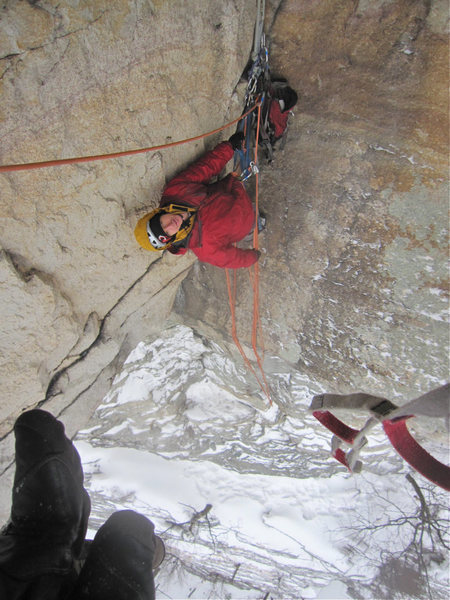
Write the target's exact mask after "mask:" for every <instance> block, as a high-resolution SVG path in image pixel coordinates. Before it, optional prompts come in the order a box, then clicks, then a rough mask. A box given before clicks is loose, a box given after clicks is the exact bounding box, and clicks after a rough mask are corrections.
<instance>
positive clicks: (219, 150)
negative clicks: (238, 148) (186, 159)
mask: <svg viewBox="0 0 450 600" xmlns="http://www.w3.org/2000/svg"><path fill="white" fill-rule="evenodd" d="M233 155H234V150H233V147H232V145H231V144H230V142H221V143H220V144H218V145H217V146H216V147H215V148H214V150H210V151H209V152H207V153H206V154H204V155H203V156H202V157H201V158H199V160H197V161H196V162H195V163H194V164H192V165H190V166H189V167H188V168H187V169H185V170H184V171H182V172H181V173H180V174H179V175H177V176H176V177H174V178H173V179H172V180H171V181H170V182H169V183H168V184H167V187H166V189H165V190H164V196H165V195H168V196H172V195H177V194H178V193H179V192H180V188H183V187H184V184H186V183H203V184H207V183H209V182H210V180H211V179H212V178H213V177H214V176H215V175H218V174H219V173H220V172H221V171H222V169H223V168H224V167H225V165H226V164H227V162H228V161H229V160H231V158H233Z"/></svg>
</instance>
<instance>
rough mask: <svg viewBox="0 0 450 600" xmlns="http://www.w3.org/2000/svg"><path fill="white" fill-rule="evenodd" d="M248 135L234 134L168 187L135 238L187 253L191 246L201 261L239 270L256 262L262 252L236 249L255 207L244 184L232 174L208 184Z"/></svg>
mask: <svg viewBox="0 0 450 600" xmlns="http://www.w3.org/2000/svg"><path fill="white" fill-rule="evenodd" d="M243 140H244V136H243V134H242V133H241V132H239V133H235V134H234V135H232V136H231V137H230V139H229V140H228V141H227V142H221V143H220V144H218V145H217V146H216V147H215V148H214V150H211V151H210V152H207V153H206V154H205V155H203V156H202V157H201V158H200V159H199V160H198V161H197V162H195V163H194V164H193V165H191V166H190V167H188V168H187V169H186V170H184V171H183V172H182V173H180V174H179V175H177V176H176V177H174V179H172V180H171V181H170V182H169V184H168V185H167V186H166V188H165V189H164V192H163V196H162V198H161V201H160V205H159V208H157V209H156V210H154V211H153V212H151V213H148V214H147V215H145V217H143V218H142V219H140V220H139V221H138V224H137V225H136V229H135V232H134V234H135V237H136V239H137V241H138V242H139V244H140V245H141V246H142V247H143V248H145V249H146V250H156V251H162V250H169V252H171V253H173V254H185V253H186V252H187V250H188V249H189V250H192V251H193V252H194V254H195V255H196V256H197V257H198V258H199V260H201V261H203V262H207V263H210V264H212V265H215V266H217V267H223V268H231V269H238V268H240V267H249V266H250V265H252V264H253V263H255V262H256V261H257V260H258V258H259V256H260V252H259V251H258V250H255V249H248V250H244V249H241V248H236V247H235V246H234V243H235V242H238V241H240V240H242V239H243V238H244V237H245V236H246V235H247V234H248V233H250V232H251V231H252V229H253V227H254V224H255V211H254V208H253V205H252V201H251V200H250V198H249V196H248V194H247V192H246V191H245V189H244V186H243V184H242V183H241V182H240V181H239V180H238V179H237V178H236V177H235V176H234V175H233V174H230V175H228V176H227V177H225V178H224V179H222V180H220V181H217V182H215V183H210V181H211V179H212V178H213V177H215V176H217V175H219V173H220V172H221V171H222V169H223V168H224V167H225V165H226V164H227V162H228V161H229V160H231V158H233V155H234V151H235V150H236V149H240V148H242V144H243Z"/></svg>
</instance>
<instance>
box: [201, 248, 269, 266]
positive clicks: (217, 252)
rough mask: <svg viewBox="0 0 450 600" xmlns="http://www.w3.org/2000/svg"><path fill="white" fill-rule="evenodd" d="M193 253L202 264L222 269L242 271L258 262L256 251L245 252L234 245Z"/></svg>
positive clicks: (203, 249)
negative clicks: (241, 269)
mask: <svg viewBox="0 0 450 600" xmlns="http://www.w3.org/2000/svg"><path fill="white" fill-rule="evenodd" d="M192 251H193V252H194V254H195V255H196V256H197V258H198V259H199V260H201V261H202V262H206V263H209V264H211V265H214V266H216V267H221V268H222V269H240V268H242V267H250V266H251V265H253V264H254V263H255V262H256V261H257V260H258V255H257V253H256V251H255V250H243V249H242V248H236V247H235V246H233V245H232V244H230V245H229V246H221V247H217V246H216V247H214V248H212V247H208V246H202V247H201V248H192Z"/></svg>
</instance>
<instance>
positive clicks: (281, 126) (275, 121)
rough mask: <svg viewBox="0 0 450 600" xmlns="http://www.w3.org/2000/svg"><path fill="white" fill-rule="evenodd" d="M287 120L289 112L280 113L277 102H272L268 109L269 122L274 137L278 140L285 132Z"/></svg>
mask: <svg viewBox="0 0 450 600" xmlns="http://www.w3.org/2000/svg"><path fill="white" fill-rule="evenodd" d="M288 119H289V111H288V110H287V111H286V112H281V108H280V103H279V102H278V100H272V102H271V103H270V109H269V122H270V124H271V125H272V127H273V128H274V136H275V138H276V139H278V138H280V137H281V136H282V135H283V133H284V132H285V130H286V127H287V122H288Z"/></svg>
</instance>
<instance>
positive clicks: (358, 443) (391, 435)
mask: <svg viewBox="0 0 450 600" xmlns="http://www.w3.org/2000/svg"><path fill="white" fill-rule="evenodd" d="M332 409H346V410H351V411H352V412H353V413H355V412H361V411H365V412H368V413H369V415H370V416H369V418H368V419H367V421H366V423H365V425H364V426H363V427H362V428H361V429H359V430H358V429H354V428H352V427H349V426H348V425H346V424H345V423H344V422H343V421H341V420H340V419H338V418H337V417H336V416H335V415H334V414H333V413H332V412H331V410H332ZM309 410H310V412H312V414H313V416H314V417H315V418H316V419H317V420H318V421H319V422H320V423H322V425H324V426H325V427H326V428H327V429H329V430H330V431H331V432H332V433H333V434H334V435H333V437H332V440H331V453H332V456H333V457H334V458H335V459H336V460H338V461H339V462H340V463H341V464H343V465H344V466H346V467H347V469H348V470H349V471H350V472H353V473H359V472H360V471H361V469H362V462H361V460H358V459H359V456H360V453H361V450H362V448H363V447H364V446H365V445H366V444H367V434H368V433H369V432H370V431H371V430H372V429H373V428H374V427H375V426H376V425H377V424H379V423H381V425H382V427H383V429H384V432H385V433H386V436H387V437H388V439H389V441H390V442H391V444H392V446H393V447H394V448H395V450H396V451H397V452H398V453H399V454H400V456H401V457H402V458H403V459H404V460H405V461H406V462H407V463H409V464H410V465H411V466H412V467H413V468H414V469H415V470H416V471H417V472H418V473H420V474H421V475H423V476H424V477H426V478H427V479H429V480H430V481H432V482H433V483H435V484H436V485H438V486H440V487H442V488H443V489H445V490H447V491H450V467H448V466H447V465H444V464H443V463H441V462H439V461H438V460H437V459H435V458H434V457H433V456H431V455H430V454H429V453H428V452H427V451H426V450H425V449H424V448H423V447H422V446H421V445H420V444H419V443H418V442H417V441H416V440H415V439H414V438H413V436H412V435H411V434H410V432H409V430H408V428H407V426H406V421H407V420H408V419H410V418H412V417H414V416H417V415H424V416H429V417H442V418H444V419H445V420H446V424H447V429H448V424H449V418H450V384H446V385H444V386H442V387H440V388H437V389H435V390H432V391H431V392H428V393H427V394H424V395H422V396H420V397H419V398H416V399H415V400H413V401H411V402H408V403H407V404H405V405H404V406H400V407H399V406H397V405H395V404H393V403H392V402H390V401H389V400H386V399H385V398H379V397H377V396H371V395H369V394H349V395H336V394H321V395H318V396H314V398H313V400H312V403H311V406H310V407H309ZM343 444H346V445H347V446H348V447H349V448H350V449H349V450H347V451H345V450H344V449H343Z"/></svg>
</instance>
